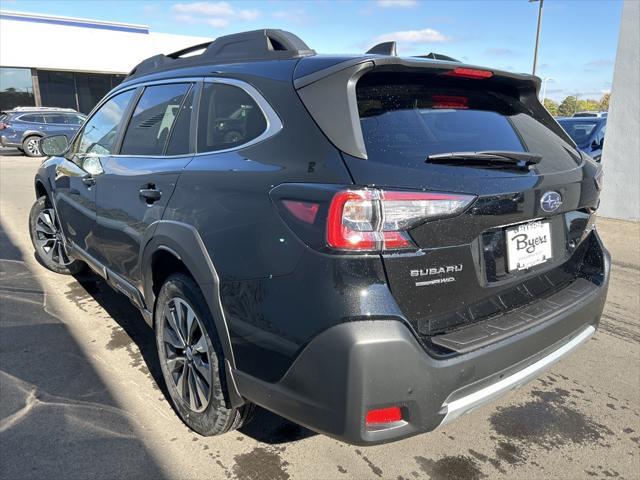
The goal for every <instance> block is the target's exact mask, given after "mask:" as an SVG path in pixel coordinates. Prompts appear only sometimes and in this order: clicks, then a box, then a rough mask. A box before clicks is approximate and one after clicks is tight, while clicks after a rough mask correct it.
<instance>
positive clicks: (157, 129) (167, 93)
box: [120, 83, 191, 155]
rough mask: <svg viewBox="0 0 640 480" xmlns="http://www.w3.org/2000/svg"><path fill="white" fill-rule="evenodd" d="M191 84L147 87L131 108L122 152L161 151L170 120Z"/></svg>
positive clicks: (159, 152)
mask: <svg viewBox="0 0 640 480" xmlns="http://www.w3.org/2000/svg"><path fill="white" fill-rule="evenodd" d="M190 87H191V84H189V83H169V84H164V85H154V86H151V87H147V88H146V89H145V91H144V93H143V94H142V96H141V97H140V100H139V101H138V104H137V105H136V109H135V111H134V112H133V115H132V117H131V120H130V121H129V126H128V127H127V132H126V133H125V136H124V140H123V142H122V148H121V149H120V153H121V154H122V155H162V154H163V152H164V147H165V145H166V143H167V139H168V138H169V135H170V134H171V129H172V127H173V123H174V121H175V119H176V117H177V116H178V113H179V111H180V106H181V105H182V101H183V100H184V97H185V95H186V94H187V92H188V90H189V88H190Z"/></svg>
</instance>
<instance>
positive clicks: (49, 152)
mask: <svg viewBox="0 0 640 480" xmlns="http://www.w3.org/2000/svg"><path fill="white" fill-rule="evenodd" d="M68 148H69V140H68V139H67V136H66V135H51V136H49V137H44V138H41V139H40V151H41V152H42V153H44V154H45V155H46V156H48V157H59V156H60V155H63V154H64V153H65V152H66V151H67V150H68Z"/></svg>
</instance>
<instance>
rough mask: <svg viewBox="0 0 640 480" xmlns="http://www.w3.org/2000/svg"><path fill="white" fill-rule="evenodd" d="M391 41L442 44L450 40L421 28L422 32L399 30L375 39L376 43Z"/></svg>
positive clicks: (435, 31) (432, 30)
mask: <svg viewBox="0 0 640 480" xmlns="http://www.w3.org/2000/svg"><path fill="white" fill-rule="evenodd" d="M392 40H395V41H398V42H404V43H444V42H450V41H451V38H450V37H448V36H446V35H444V34H443V33H441V32H439V31H438V30H434V29H433V28H423V29H422V30H401V31H398V32H391V33H385V34H384V35H380V36H379V37H377V39H376V41H377V42H378V43H379V42H390V41H392Z"/></svg>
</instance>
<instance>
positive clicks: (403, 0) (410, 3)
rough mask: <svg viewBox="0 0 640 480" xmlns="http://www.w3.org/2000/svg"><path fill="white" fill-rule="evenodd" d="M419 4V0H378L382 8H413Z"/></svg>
mask: <svg viewBox="0 0 640 480" xmlns="http://www.w3.org/2000/svg"><path fill="white" fill-rule="evenodd" d="M416 5H418V0H378V6H379V7H382V8H395V7H400V8H411V7H415V6H416Z"/></svg>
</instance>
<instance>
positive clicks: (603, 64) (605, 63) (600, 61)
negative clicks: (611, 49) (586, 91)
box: [584, 58, 613, 72]
mask: <svg viewBox="0 0 640 480" xmlns="http://www.w3.org/2000/svg"><path fill="white" fill-rule="evenodd" d="M612 65H613V60H610V59H608V58H597V59H595V60H591V61H590V62H587V63H585V64H584V69H585V70H586V71H587V72H593V71H595V70H598V69H600V68H608V67H611V66H612Z"/></svg>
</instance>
